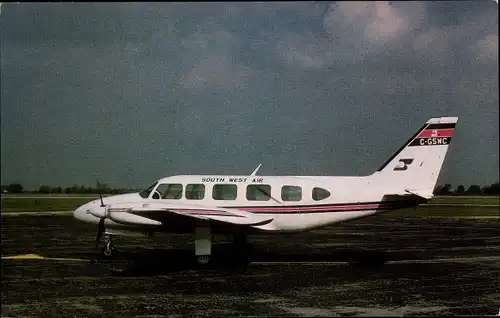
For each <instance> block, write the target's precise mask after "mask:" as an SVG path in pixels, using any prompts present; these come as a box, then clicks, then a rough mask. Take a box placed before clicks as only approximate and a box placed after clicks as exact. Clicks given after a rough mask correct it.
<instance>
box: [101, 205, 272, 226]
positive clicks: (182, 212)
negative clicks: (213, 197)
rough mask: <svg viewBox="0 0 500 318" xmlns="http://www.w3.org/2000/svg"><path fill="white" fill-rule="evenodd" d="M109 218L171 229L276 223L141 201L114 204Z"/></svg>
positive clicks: (228, 211)
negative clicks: (181, 226) (168, 226)
mask: <svg viewBox="0 0 500 318" xmlns="http://www.w3.org/2000/svg"><path fill="white" fill-rule="evenodd" d="M107 211H108V213H109V218H110V219H112V220H113V221H115V222H118V223H123V224H131V225H134V224H136V225H146V224H150V225H171V224H176V223H178V224H179V225H181V224H186V223H192V222H193V221H194V222H197V223H205V224H206V223H208V224H211V223H213V224H225V225H236V226H258V225H264V224H267V223H269V222H271V221H272V220H273V218H271V217H267V216H261V215H258V214H255V213H250V212H244V211H241V210H238V209H228V208H212V207H206V206H201V205H192V204H182V203H164V202H158V201H154V202H151V201H144V200H143V201H139V202H128V203H116V204H111V205H110V206H109V207H108V209H107Z"/></svg>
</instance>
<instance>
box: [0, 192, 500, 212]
mask: <svg viewBox="0 0 500 318" xmlns="http://www.w3.org/2000/svg"><path fill="white" fill-rule="evenodd" d="M75 196H77V197H75ZM83 196H85V197H84V198H82V197H83ZM27 197H38V198H27ZM98 197H99V196H96V195H89V196H88V197H86V195H66V197H64V195H61V194H59V195H55V196H54V197H48V196H47V195H45V194H44V195H42V194H40V195H37V194H25V195H18V196H12V195H8V196H4V195H2V197H1V211H2V212H44V211H72V210H75V209H76V208H77V207H79V206H80V205H82V204H85V203H87V202H90V201H92V200H95V199H97V198H98ZM499 214H500V198H499V197H498V196H445V197H442V196H441V197H435V198H433V199H432V200H430V201H429V203H428V204H424V205H421V206H419V207H417V208H410V209H403V210H396V211H391V212H387V213H386V214H385V215H389V216H407V217H481V216H486V217H495V216H499Z"/></svg>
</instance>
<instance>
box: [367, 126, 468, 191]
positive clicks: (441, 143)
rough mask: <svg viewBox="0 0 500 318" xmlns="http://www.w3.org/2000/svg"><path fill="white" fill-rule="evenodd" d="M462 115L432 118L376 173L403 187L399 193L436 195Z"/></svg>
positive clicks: (378, 180) (375, 174) (376, 175)
mask: <svg viewBox="0 0 500 318" xmlns="http://www.w3.org/2000/svg"><path fill="white" fill-rule="evenodd" d="M457 122H458V117H440V118H431V119H429V120H428V121H427V122H426V123H425V124H424V125H423V126H422V128H420V129H419V130H418V131H417V133H415V135H413V136H412V137H411V138H410V139H409V140H408V141H407V142H406V143H405V144H404V145H403V147H401V148H400V149H399V150H398V151H397V152H396V153H395V154H394V155H393V156H392V157H390V158H389V160H387V161H386V162H385V163H384V164H383V165H382V167H380V168H379V169H378V170H377V171H376V172H375V173H374V174H373V175H372V176H373V177H374V178H376V179H377V182H381V183H382V184H392V185H394V186H396V187H397V188H398V189H400V193H395V194H405V193H406V194H408V193H413V194H417V195H419V194H421V195H419V196H422V197H424V198H426V199H428V198H430V197H432V193H433V191H434V187H435V186H436V182H437V179H438V177H439V173H440V172H441V167H442V165H443V161H444V158H445V156H446V153H447V152H448V147H449V145H450V141H451V137H452V136H453V133H454V131H455V125H456V124H457Z"/></svg>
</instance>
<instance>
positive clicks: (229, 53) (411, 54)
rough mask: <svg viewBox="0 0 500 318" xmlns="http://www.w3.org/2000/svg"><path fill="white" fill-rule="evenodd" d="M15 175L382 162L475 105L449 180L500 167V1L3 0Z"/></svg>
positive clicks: (299, 170) (482, 178)
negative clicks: (45, 0) (38, 0)
mask: <svg viewBox="0 0 500 318" xmlns="http://www.w3.org/2000/svg"><path fill="white" fill-rule="evenodd" d="M0 23H1V30H2V31H1V32H2V54H1V66H2V73H1V76H2V78H1V80H2V81H1V83H2V96H1V97H2V110H1V112H2V113H1V115H2V119H1V124H2V131H1V132H2V133H1V142H2V158H1V159H2V166H1V167H2V171H1V173H2V183H7V182H13V181H20V182H22V183H23V184H25V185H26V186H28V187H38V186H39V185H40V184H44V183H47V184H51V185H64V186H66V185H71V184H73V183H85V184H93V183H95V180H96V179H97V178H99V179H101V180H105V181H107V182H108V183H110V184H112V185H114V186H137V185H146V184H148V183H150V181H152V180H153V179H156V178H158V177H161V176H167V175H171V174H191V173H193V174H194V173H200V174H205V173H207V174H215V173H221V174H237V173H242V174H245V173H250V172H251V171H252V170H253V169H254V168H255V166H256V165H257V164H259V163H262V164H263V166H262V168H261V171H260V173H262V174H308V175H314V174H330V175H331V174H334V175H349V174H354V175H356V174H359V175H362V174H367V173H371V172H372V171H373V170H374V169H376V168H378V166H379V165H380V164H381V163H382V162H383V161H385V159H386V158H387V157H389V156H390V155H391V154H392V152H394V151H395V150H396V149H397V148H398V147H399V145H400V144H401V143H403V142H405V141H406V139H407V138H408V137H409V136H410V135H411V134H412V133H413V132H414V130H416V129H417V128H418V127H420V126H421V124H422V122H424V121H425V120H427V119H428V118H430V117H434V116H460V121H459V126H458V129H457V132H456V137H455V138H454V142H453V143H452V146H451V148H450V152H449V155H448V158H447V160H446V162H445V167H444V168H443V170H444V171H443V173H442V176H441V178H440V180H441V182H451V183H455V184H456V183H464V184H471V183H480V184H486V183H491V182H494V181H497V180H498V31H497V29H498V13H497V5H496V4H495V3H494V2H489V1H484V2H393V3H392V4H390V3H387V2H367V3H363V2H338V3H327V2H317V3H316V2H296V3H294V2H276V3H250V2H243V3H217V4H209V3H105V4H102V3H61V4H59V3H50V4H35V3H34V4H27V3H20V4H4V5H2V15H1V16H0Z"/></svg>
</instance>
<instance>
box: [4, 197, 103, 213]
mask: <svg viewBox="0 0 500 318" xmlns="http://www.w3.org/2000/svg"><path fill="white" fill-rule="evenodd" d="M95 199H96V197H89V198H71V197H68V198H64V199H60V198H37V199H32V198H2V200H1V202H2V205H1V209H2V212H20V211H22V212H31V211H66V210H74V209H76V208H77V207H79V206H80V205H83V204H85V203H87V202H90V201H92V200H95Z"/></svg>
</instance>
